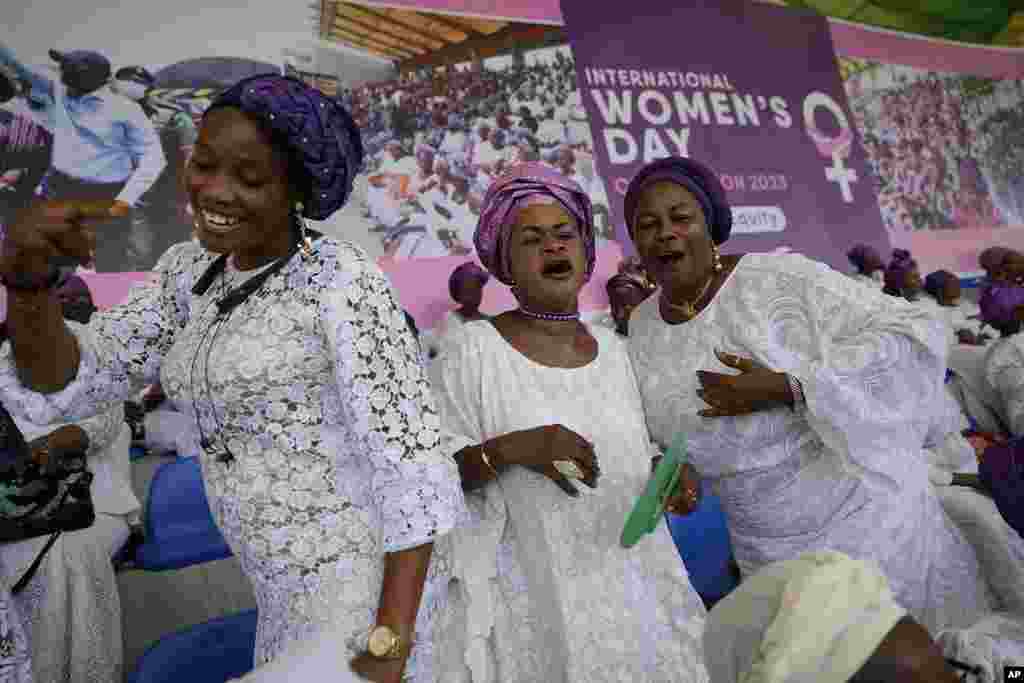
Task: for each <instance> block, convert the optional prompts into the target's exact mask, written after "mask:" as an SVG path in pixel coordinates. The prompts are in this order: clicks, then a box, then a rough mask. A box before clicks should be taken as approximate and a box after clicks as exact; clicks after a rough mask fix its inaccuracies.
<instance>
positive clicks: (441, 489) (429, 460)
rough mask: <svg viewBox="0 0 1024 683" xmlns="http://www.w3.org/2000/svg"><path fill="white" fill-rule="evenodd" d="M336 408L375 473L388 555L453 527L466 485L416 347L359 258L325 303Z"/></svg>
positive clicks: (371, 269) (376, 275)
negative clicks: (444, 435) (447, 445)
mask: <svg viewBox="0 0 1024 683" xmlns="http://www.w3.org/2000/svg"><path fill="white" fill-rule="evenodd" d="M320 313H321V316H322V324H323V326H324V332H325V335H326V338H327V342H328V346H329V348H330V349H331V352H332V354H333V362H334V373H335V379H336V381H337V383H338V389H339V391H340V393H341V402H342V405H341V406H340V408H341V410H342V412H343V414H345V415H346V417H347V420H348V424H349V427H350V429H351V430H352V433H353V436H354V437H355V439H356V440H357V442H358V443H359V444H360V445H361V446H362V447H363V448H364V449H365V452H366V454H367V457H368V458H369V461H370V465H371V467H372V468H373V474H372V488H373V497H374V500H375V501H376V503H377V505H378V509H379V510H380V515H381V520H382V522H383V536H382V537H383V542H384V549H385V551H386V552H397V551H400V550H405V549H408V548H413V547H416V546H419V545H423V544H424V543H430V542H432V541H433V540H434V539H435V538H436V537H437V536H439V535H441V534H444V533H447V532H448V531H450V530H451V528H452V527H453V526H454V525H455V522H456V520H457V518H458V516H459V513H460V511H461V509H462V488H461V486H460V484H459V476H458V470H457V468H456V466H455V462H454V460H452V458H451V457H450V455H449V453H448V452H447V451H446V450H445V447H444V443H443V440H442V431H441V420H440V417H439V416H438V412H437V408H436V407H435V404H434V398H433V396H432V394H431V391H430V383H429V381H428V380H427V377H426V374H425V372H424V370H423V366H422V365H421V364H420V359H419V352H418V347H417V344H416V341H415V339H414V338H413V336H412V333H411V332H410V330H409V328H408V325H406V321H405V315H404V314H403V313H402V309H401V308H400V307H399V306H398V303H397V301H396V299H395V296H394V294H393V293H392V291H391V286H390V284H389V283H388V281H387V279H386V278H385V276H384V274H383V273H382V272H381V271H380V270H379V269H378V268H377V267H376V266H374V265H372V264H369V263H365V262H361V261H356V262H353V263H351V264H349V265H346V266H344V267H343V268H342V269H339V271H338V274H337V279H336V281H335V287H334V288H332V289H330V290H328V296H327V297H326V298H325V300H324V301H323V302H322V303H321V311H320Z"/></svg>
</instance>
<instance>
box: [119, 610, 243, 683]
mask: <svg viewBox="0 0 1024 683" xmlns="http://www.w3.org/2000/svg"><path fill="white" fill-rule="evenodd" d="M257 621H258V618H257V613H256V610H247V611H245V612H240V613H238V614H233V615H231V616H227V617H221V618H219V619H213V620H212V621H208V622H206V623H203V624H199V625H198V626H192V627H190V628H187V629H184V630H182V631H178V632H177V633H172V634H171V635H169V636H164V637H163V638H161V639H160V640H159V641H157V642H156V643H155V644H154V645H153V646H152V647H150V648H149V649H148V650H146V652H145V654H143V655H142V656H141V657H140V658H139V661H138V664H137V665H136V668H135V670H134V671H133V672H132V673H131V675H130V676H129V677H128V683H180V682H181V681H187V682H188V683H224V681H227V680H229V679H232V678H240V677H241V676H244V675H245V674H247V673H249V672H250V671H252V669H253V652H254V650H255V648H256V624H257Z"/></svg>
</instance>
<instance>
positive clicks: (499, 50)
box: [398, 24, 565, 72]
mask: <svg viewBox="0 0 1024 683" xmlns="http://www.w3.org/2000/svg"><path fill="white" fill-rule="evenodd" d="M563 44H565V32H564V29H563V28H562V27H561V26H545V25H542V24H509V25H508V26H506V27H505V28H503V29H502V30H501V31H498V32H497V33H495V34H494V35H491V36H480V37H479V38H470V39H469V40H466V41H463V42H461V43H457V44H455V45H450V46H448V47H446V48H444V49H442V50H437V51H435V52H431V53H429V54H426V55H421V56H418V57H413V58H410V59H407V60H404V61H402V62H400V63H399V65H398V68H399V69H400V70H401V71H403V72H408V71H414V70H416V69H422V68H430V67H437V66H445V65H447V64H457V63H459V62H470V61H473V59H474V57H476V58H478V59H488V58H490V57H497V56H499V55H503V54H508V53H509V52H512V51H513V50H515V49H521V50H532V49H535V48H538V47H551V46H555V45H563Z"/></svg>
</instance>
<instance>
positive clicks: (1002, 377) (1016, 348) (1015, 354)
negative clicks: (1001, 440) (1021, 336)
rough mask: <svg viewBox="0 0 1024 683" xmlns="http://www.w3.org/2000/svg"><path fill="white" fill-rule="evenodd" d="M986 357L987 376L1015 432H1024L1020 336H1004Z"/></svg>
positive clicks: (1023, 362)
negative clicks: (1018, 338)
mask: <svg viewBox="0 0 1024 683" xmlns="http://www.w3.org/2000/svg"><path fill="white" fill-rule="evenodd" d="M997 343H998V345H997V346H993V347H992V350H991V351H990V352H989V355H988V358H987V359H986V361H985V377H986V379H987V380H988V383H989V385H990V386H991V387H992V388H993V389H994V390H995V393H996V396H997V397H998V398H999V405H1000V408H1001V409H1002V413H1003V418H1004V419H1005V420H1006V422H1007V425H1006V426H1007V427H1009V429H1010V431H1011V432H1012V433H1013V435H1014V436H1021V435H1024V349H1022V348H1021V344H1020V343H1018V340H1017V337H1016V336H1015V337H1009V338H1006V339H1001V340H999V342H997Z"/></svg>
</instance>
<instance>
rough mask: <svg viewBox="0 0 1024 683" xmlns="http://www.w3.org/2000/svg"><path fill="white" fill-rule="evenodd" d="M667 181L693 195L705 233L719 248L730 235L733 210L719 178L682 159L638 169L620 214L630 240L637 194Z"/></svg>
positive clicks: (653, 162) (630, 183)
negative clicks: (648, 187) (699, 210)
mask: <svg viewBox="0 0 1024 683" xmlns="http://www.w3.org/2000/svg"><path fill="white" fill-rule="evenodd" d="M666 180H667V181H669V182H673V183H676V184H678V185H682V186H683V187H685V188H686V189H687V190H689V191H690V192H692V193H693V196H694V197H696V198H697V201H698V202H699V203H700V206H701V208H702V209H703V210H704V219H705V220H706V221H707V226H708V231H709V232H710V233H711V239H712V241H713V242H714V243H715V244H722V243H723V242H725V241H726V240H727V239H729V234H730V233H731V232H732V208H731V207H730V206H729V199H728V197H727V196H726V192H725V188H724V187H722V183H721V181H720V180H719V179H718V176H717V175H716V174H715V172H714V171H712V170H711V169H710V168H708V167H707V166H705V165H704V164H701V163H700V162H697V161H694V160H693V159H687V158H685V157H666V158H664V159H658V160H656V161H652V162H651V163H649V164H647V165H646V166H644V167H643V168H641V169H640V170H639V171H638V172H637V174H636V175H635V176H633V179H632V180H631V181H629V187H628V188H626V198H625V199H624V200H623V214H624V216H625V219H626V228H627V229H628V230H629V236H630V239H632V238H633V222H634V219H635V218H636V211H637V204H638V203H639V201H640V193H641V192H643V190H644V188H646V187H647V186H648V185H651V184H653V183H657V182H661V181H666Z"/></svg>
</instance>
